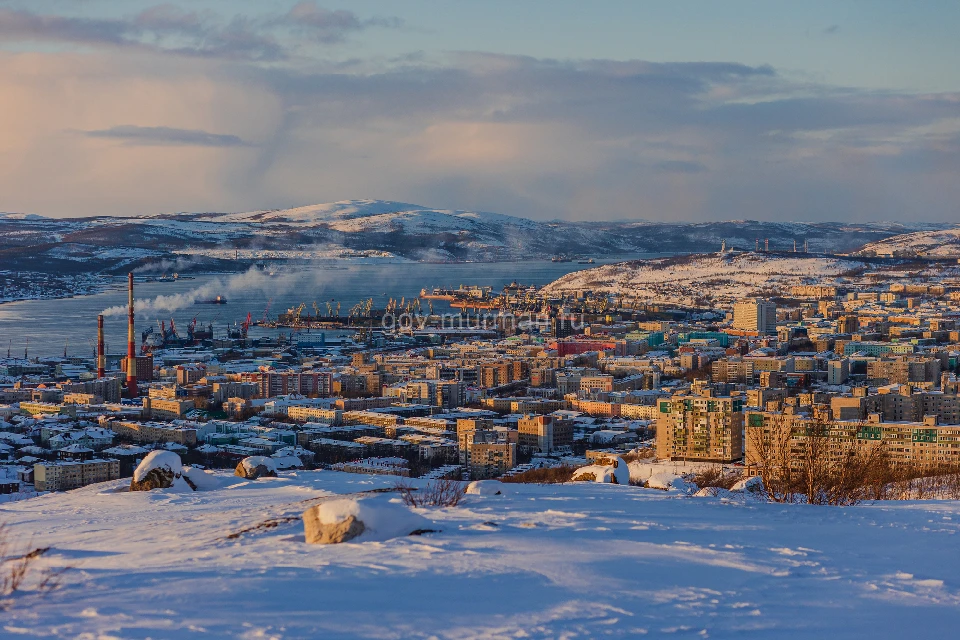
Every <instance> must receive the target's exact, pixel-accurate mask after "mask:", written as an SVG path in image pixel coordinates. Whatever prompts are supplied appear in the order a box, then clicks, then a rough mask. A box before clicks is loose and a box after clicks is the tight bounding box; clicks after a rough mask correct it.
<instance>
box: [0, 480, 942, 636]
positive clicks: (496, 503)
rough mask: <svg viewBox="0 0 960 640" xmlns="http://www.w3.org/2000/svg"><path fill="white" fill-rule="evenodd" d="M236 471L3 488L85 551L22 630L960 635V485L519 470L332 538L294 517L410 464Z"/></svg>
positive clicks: (11, 620) (22, 514) (43, 525)
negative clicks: (762, 496) (671, 488)
mask: <svg viewBox="0 0 960 640" xmlns="http://www.w3.org/2000/svg"><path fill="white" fill-rule="evenodd" d="M126 482H129V481H126ZM224 482H226V483H227V484H228V485H229V486H228V487H224V488H222V489H217V490H213V491H207V492H199V493H192V492H189V493H176V492H174V490H172V489H169V490H160V491H152V492H139V493H128V492H118V491H117V489H118V488H121V487H122V486H123V485H124V484H126V483H125V482H122V481H120V482H111V483H104V484H100V485H92V486H90V487H86V488H83V489H79V490H76V491H72V492H69V493H61V494H52V495H46V496H43V497H39V498H35V499H30V500H24V501H22V502H16V503H7V504H4V505H3V506H4V510H3V514H2V516H3V519H4V520H5V521H6V522H7V523H8V524H9V525H10V526H11V527H12V533H13V534H14V535H15V536H18V537H20V538H23V539H26V538H31V537H32V538H33V540H34V542H35V543H36V544H38V545H44V546H50V547H51V549H50V551H49V552H47V554H46V555H45V556H44V557H43V562H44V563H45V564H46V565H48V566H51V567H64V566H69V567H72V569H71V570H70V571H68V572H67V573H66V574H65V576H64V583H63V586H62V587H61V588H60V589H59V590H57V591H55V592H53V593H51V594H49V595H47V596H45V597H44V598H43V599H35V598H33V597H32V596H31V595H30V594H29V593H24V594H21V595H19V596H18V597H17V598H16V599H15V600H14V601H13V602H12V603H11V604H12V606H11V608H10V609H9V610H7V611H5V612H4V619H3V623H2V625H3V629H4V635H5V636H10V637H14V636H15V637H21V636H23V637H82V638H108V637H109V638H147V637H150V638H184V637H192V638H278V639H284V640H292V639H298V638H321V637H337V638H444V639H465V638H507V637H524V638H558V637H563V638H571V639H573V638H594V637H601V636H602V637H614V638H636V637H639V636H649V637H664V636H669V637H675V638H707V637H709V638H726V637H744V636H746V637H757V638H864V637H880V638H892V637H910V636H911V635H912V634H913V633H915V631H916V629H923V631H924V634H925V635H928V636H930V637H944V638H945V637H952V635H953V634H954V633H955V629H956V628H957V625H958V624H960V607H958V604H960V589H958V586H957V583H956V578H955V576H956V574H957V571H958V569H960V561H958V559H957V554H956V553H955V552H954V549H955V543H956V538H957V534H958V532H960V505H958V504H957V503H956V502H951V501H929V502H884V503H877V504H863V505H860V506H856V507H846V508H841V507H810V506H805V505H776V504H765V503H756V502H749V503H744V502H737V501H730V500H723V499H719V498H694V497H688V496H685V495H680V494H677V493H668V492H665V491H659V490H656V489H642V488H638V487H632V486H618V485H599V484H594V483H577V484H568V485H554V486H536V485H519V486H518V485H511V489H510V491H511V492H512V491H516V492H517V493H515V494H514V493H510V494H508V495H494V496H468V499H467V501H466V502H465V503H464V504H463V506H461V507H455V508H448V509H427V510H423V511H422V513H423V514H424V515H425V516H426V517H427V518H428V519H429V520H430V521H432V522H433V523H434V525H435V527H436V529H438V530H439V532H437V533H429V534H425V535H423V536H414V537H407V538H396V539H393V540H388V541H386V542H359V543H345V544H341V545H333V546H317V545H307V544H305V543H304V540H303V528H302V525H301V523H300V522H299V520H293V521H289V522H285V521H283V518H284V517H287V516H290V517H293V518H296V516H298V515H299V514H300V513H301V511H302V510H303V509H304V508H305V506H304V505H305V504H308V503H312V504H315V503H316V499H318V498H319V499H322V498H323V497H324V496H332V495H334V494H341V493H348V492H356V491H365V490H369V489H373V488H376V487H389V486H391V485H392V482H393V481H392V480H391V479H390V478H386V477H376V476H362V475H354V474H340V473H336V472H330V471H321V472H298V473H292V474H283V475H282V477H280V478H277V479H262V480H258V481H252V482H251V481H241V480H240V479H237V478H232V477H230V476H228V477H226V478H224ZM413 482H419V481H413ZM513 487H515V488H513ZM378 499H379V498H378ZM271 520H272V521H274V522H275V523H276V525H275V526H259V527H258V526H257V525H263V523H265V522H268V521H271ZM243 530H247V531H246V532H243V533H241V531H243Z"/></svg>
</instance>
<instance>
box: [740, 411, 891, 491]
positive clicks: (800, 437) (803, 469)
mask: <svg viewBox="0 0 960 640" xmlns="http://www.w3.org/2000/svg"><path fill="white" fill-rule="evenodd" d="M747 438H748V443H749V445H750V446H749V449H750V455H749V456H748V459H747V461H746V462H747V466H748V468H750V469H751V470H753V471H755V472H756V473H757V475H759V476H760V478H761V479H762V480H763V485H764V491H765V492H766V494H767V498H768V499H769V500H771V501H773V502H798V501H799V502H807V503H808V504H821V505H835V506H844V505H854V504H858V503H860V502H861V501H863V500H865V499H882V497H883V496H884V495H885V494H886V492H887V485H888V484H889V483H890V479H891V478H892V475H891V472H890V467H891V465H890V461H889V456H888V454H887V452H886V450H885V449H884V447H883V445H882V444H880V443H872V442H866V443H865V442H862V441H859V440H847V439H844V438H842V437H837V436H836V434H834V433H831V427H830V424H829V423H828V422H825V421H822V420H813V421H811V422H807V423H803V424H800V425H796V426H793V427H791V426H790V425H788V424H787V423H786V421H785V420H784V419H783V418H782V417H780V418H778V419H776V420H773V421H771V423H770V424H768V425H764V426H763V427H762V428H760V427H757V428H749V429H748V435H747Z"/></svg>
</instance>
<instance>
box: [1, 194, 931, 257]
mask: <svg viewBox="0 0 960 640" xmlns="http://www.w3.org/2000/svg"><path fill="white" fill-rule="evenodd" d="M946 226H947V225H929V224H923V223H917V224H913V225H910V224H897V223H875V224H862V225H851V224H845V223H832V222H824V223H794V222H756V221H748V220H747V221H745V220H735V221H728V222H709V223H669V222H563V221H535V220H527V219H524V218H517V217H512V216H507V215H502V214H497V213H487V212H477V211H461V210H447V209H432V208H428V207H421V206H418V205H413V204H407V203H402V202H389V201H383V200H350V201H343V202H335V203H330V204H318V205H312V206H306V207H299V208H295V209H284V210H270V211H251V212H245V213H181V214H166V215H157V216H141V217H126V218H115V217H91V218H70V219H53V218H43V217H40V216H36V215H22V214H0V270H8V271H32V272H46V273H58V274H77V273H121V272H123V271H125V270H130V269H142V270H147V271H153V272H158V273H159V272H164V271H177V270H179V271H187V270H189V269H190V268H198V269H207V270H212V269H216V270H238V269H244V268H246V267H248V266H249V265H250V264H251V263H253V262H258V261H263V260H274V261H283V260H301V261H303V260H316V259H340V258H344V257H376V258H392V259H399V260H416V261H431V262H449V261H495V260H522V259H531V258H534V259H536V258H540V259H543V258H549V257H551V256H554V255H557V254H564V255H571V256H625V257H626V256H630V255H631V254H637V253H650V252H656V253H679V252H703V251H714V250H716V249H718V248H719V247H720V244H721V243H722V242H724V241H725V242H726V243H727V246H728V247H738V248H741V249H752V248H753V247H754V246H755V245H756V244H757V242H758V241H759V242H760V243H765V242H766V241H769V244H770V248H771V250H774V249H777V250H790V249H792V247H793V246H794V243H796V244H798V245H800V246H802V245H803V243H804V242H807V243H808V245H809V248H810V251H819V252H826V253H836V252H844V251H852V250H855V249H857V248H858V247H860V246H862V245H864V244H865V243H870V242H878V241H882V240H884V239H886V238H889V237H891V236H896V235H900V234H904V233H907V232H914V231H918V230H927V231H929V230H930V229H942V228H945V227H946Z"/></svg>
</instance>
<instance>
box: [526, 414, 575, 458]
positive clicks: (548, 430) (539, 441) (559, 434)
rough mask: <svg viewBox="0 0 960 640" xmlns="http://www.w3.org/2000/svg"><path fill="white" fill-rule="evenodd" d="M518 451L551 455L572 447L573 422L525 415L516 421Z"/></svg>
mask: <svg viewBox="0 0 960 640" xmlns="http://www.w3.org/2000/svg"><path fill="white" fill-rule="evenodd" d="M517 430H518V432H519V434H518V445H519V448H520V449H523V450H526V451H531V452H536V453H552V452H554V451H556V450H557V449H567V448H569V447H571V446H572V445H573V422H572V421H570V420H563V419H561V418H558V417H557V416H550V415H525V416H523V417H522V418H520V419H519V420H518V421H517Z"/></svg>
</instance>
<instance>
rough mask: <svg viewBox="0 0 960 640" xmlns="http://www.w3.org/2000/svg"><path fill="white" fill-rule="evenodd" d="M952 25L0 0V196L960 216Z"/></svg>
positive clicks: (660, 7)
mask: <svg viewBox="0 0 960 640" xmlns="http://www.w3.org/2000/svg"><path fill="white" fill-rule="evenodd" d="M958 27H960V3H955V2H933V1H930V2H916V3H904V2H888V1H886V0H882V1H880V0H874V1H872V2H865V1H861V2H853V1H850V2H819V1H814V2H802V3H801V2H772V1H766V2H761V1H730V2H707V1H696V2H694V1H691V2H680V3H677V2H670V3H667V2H659V3H653V2H612V1H611V2H598V3H589V4H588V3H583V2H567V1H553V2H507V1H488V2H439V1H433V2H427V1H423V2H387V1H384V0H356V1H353V2H349V3H343V4H340V5H334V4H327V3H321V2H269V3H267V2H253V1H251V0H239V1H233V2H218V1H207V2H190V3H182V4H180V5H177V4H157V3H156V2H142V1H139V0H138V1H120V0H70V1H66V0H60V1H56V0H51V1H46V2H45V1H43V0H31V1H30V2H21V1H16V0H8V1H4V0H0V58H2V60H0V115H4V116H5V117H4V118H3V119H2V121H3V122H4V123H5V124H0V139H3V140H5V143H0V210H6V211H28V212H34V213H41V214H45V215H56V216H66V215H88V214H92V213H105V214H111V215H123V214H140V213H158V212H166V211H178V210H237V209H254V208H266V207H282V206H293V205H300V204H307V203H311V202H319V201H329V200H338V199H345V198H362V197H370V198H384V199H395V200H403V201H411V202H417V203H421V204H426V205H431V206H440V207H451V208H474V209H485V210H493V211H499V212H502V213H509V214H514V215H524V216H530V217H536V218H568V219H586V220H590V219H614V218H617V219H624V218H627V219H629V218H645V219H665V220H669V219H675V220H717V219H742V218H751V219H783V218H784V217H786V218H791V219H806V220H817V219H832V220H857V221H868V220H878V219H898V218H902V217H904V216H910V217H912V218H915V219H928V220H954V219H960V211H958V208H957V205H956V204H955V203H956V202H958V201H960V198H958V196H960V191H958V190H960V187H958V185H957V184H956V183H957V181H956V180H955V176H956V174H957V171H958V170H960V65H957V64H956V61H957V60H958V59H960V55H958V54H960V51H958V49H960V45H958V44H957V43H956V34H957V33H958ZM51 187H55V188H51Z"/></svg>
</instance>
